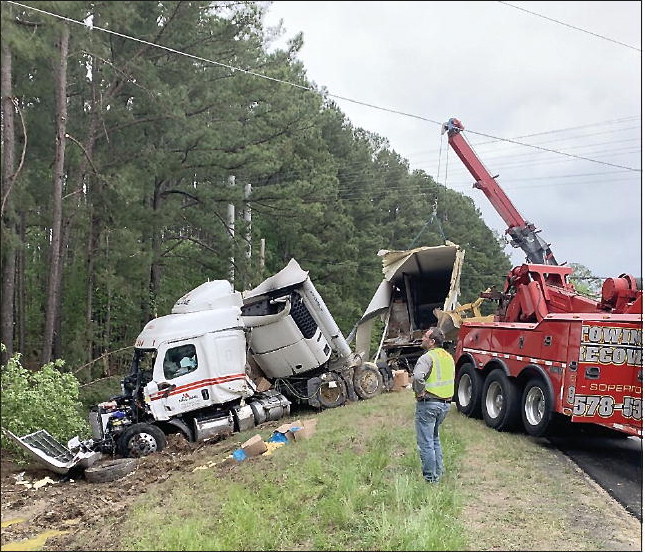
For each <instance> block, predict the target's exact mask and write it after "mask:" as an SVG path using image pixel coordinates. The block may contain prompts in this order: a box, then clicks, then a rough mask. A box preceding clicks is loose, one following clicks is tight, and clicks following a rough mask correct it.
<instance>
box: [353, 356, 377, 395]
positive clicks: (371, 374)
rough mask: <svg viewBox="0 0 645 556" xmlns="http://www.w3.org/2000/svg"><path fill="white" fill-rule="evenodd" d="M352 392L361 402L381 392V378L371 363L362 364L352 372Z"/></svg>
mask: <svg viewBox="0 0 645 556" xmlns="http://www.w3.org/2000/svg"><path fill="white" fill-rule="evenodd" d="M354 390H356V393H357V394H358V397H359V398H360V399H361V400H369V399H370V398H373V397H374V396H378V395H379V394H380V393H381V392H382V391H383V377H382V376H381V372H380V371H379V370H378V367H377V366H376V365H374V364H373V363H364V364H363V365H361V366H360V367H359V368H358V369H356V371H354Z"/></svg>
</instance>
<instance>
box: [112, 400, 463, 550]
mask: <svg viewBox="0 0 645 556" xmlns="http://www.w3.org/2000/svg"><path fill="white" fill-rule="evenodd" d="M413 406H414V403H413V400H412V399H411V396H405V395H396V396H395V395H388V396H380V397H378V398H375V399H374V400H370V401H369V402H364V403H361V404H351V405H348V406H345V407H343V408H339V409H336V410H333V411H326V412H323V413H321V414H320V415H318V426H317V429H316V434H315V435H314V436H313V437H312V438H311V439H309V440H306V441H304V442H298V443H290V444H288V445H286V446H285V447H283V448H281V449H279V450H276V451H275V452H273V453H272V454H271V456H269V457H263V456H260V457H256V458H253V459H251V460H246V461H245V462H242V463H239V464H236V466H235V469H234V470H235V473H228V474H227V473H222V470H221V469H220V470H219V471H218V472H217V473H213V472H212V470H203V471H198V472H196V473H193V474H192V476H190V478H189V479H187V477H186V475H185V474H184V475H182V477H179V478H177V480H175V481H174V484H172V485H171V484H169V482H167V483H165V486H166V488H164V489H163V492H157V493H155V494H153V495H151V496H149V497H147V499H146V501H145V502H144V503H143V504H141V505H140V506H138V507H137V508H136V509H135V512H134V514H133V515H132V518H131V519H130V520H128V525H127V528H128V531H127V532H126V534H125V535H123V537H122V538H125V539H130V540H129V541H127V542H125V543H124V545H123V547H122V548H123V549H125V550H191V551H205V550H208V551H215V550H216V551H257V550H263V551H264V550H270V551H284V550H314V551H377V550H378V551H411V550H428V551H453V550H462V549H463V548H464V545H463V538H464V531H463V526H462V525H461V523H460V522H459V520H458V516H459V514H460V509H461V508H460V503H459V498H458V496H456V495H455V488H454V485H451V481H450V479H448V480H447V481H446V482H445V483H444V484H439V485H428V484H426V483H425V481H424V480H423V478H422V477H421V473H420V464H419V461H418V456H417V453H416V444H415V439H414V432H413V428H412V412H413V409H414V407H413ZM445 444H446V448H445V452H446V454H445V459H446V468H447V470H448V476H450V475H451V473H450V469H451V468H453V467H454V464H455V461H456V459H457V457H458V454H459V451H460V444H459V442H458V441H457V440H456V439H450V438H446V442H445ZM321 454H322V456H321ZM168 489H170V490H168Z"/></svg>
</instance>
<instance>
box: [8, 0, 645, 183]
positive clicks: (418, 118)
mask: <svg viewBox="0 0 645 556" xmlns="http://www.w3.org/2000/svg"><path fill="white" fill-rule="evenodd" d="M6 3H7V4H13V5H16V6H20V7H21V8H25V9H28V10H33V11H35V12H38V13H42V14H45V15H48V16H51V17H55V18H58V19H61V20H63V21H67V22H69V23H74V24H77V25H81V26H83V27H85V28H88V29H90V30H92V31H93V30H97V31H103V32H104V33H108V34H111V35H116V36H118V37H121V38H124V39H129V40H132V41H135V42H138V43H141V44H145V45H147V46H152V47H154V48H160V49H162V50H165V51H167V52H172V53H173V54H178V55H180V56H186V57H188V58H192V59H194V60H198V61H201V62H207V63H210V64H214V65H217V66H221V67H225V68H227V69H230V70H231V71H232V72H236V71H237V72H241V73H245V74H247V75H252V76H253V77H259V78H261V79H267V80H269V81H273V82H276V83H281V84H283V85H290V86H292V87H296V88H298V89H302V90H306V91H310V92H314V93H317V94H320V92H319V91H318V90H317V89H316V88H315V87H311V86H306V85H300V84H298V83H293V82H290V81H285V80H284V79H278V78H276V77H271V76H268V75H264V74H261V73H257V72H254V71H252V70H248V69H244V68H240V67H236V66H232V65H230V64H226V63H223V62H217V61H215V60H211V59H209V58H203V57H201V56H197V55H195V54H189V53H187V52H182V51H180V50H176V49H174V48H170V47H168V46H164V45H161V44H156V43H153V42H150V41H146V40H144V39H140V38H137V37H133V36H130V35H126V34H124V33H119V32H117V31H112V30H111V29H105V28H104V27H97V26H94V25H91V24H88V23H85V22H84V21H79V20H76V19H72V18H69V17H66V16H62V15H60V14H55V13H52V12H48V11H46V10H41V9H40V8H34V7H33V6H27V5H26V4H21V3H19V2H14V1H12V0H6ZM502 3H505V2H502ZM509 5H510V4H509ZM511 6H512V5H511ZM512 7H515V6H512ZM326 95H327V96H328V97H332V98H336V99H340V100H345V101H347V102H351V103H354V104H359V105H361V106H366V107H368V108H374V109H376V110H381V111H384V112H389V113H392V114H398V115H400V116H407V117H409V118H415V119H417V120H422V121H425V122H430V123H433V124H437V125H439V126H443V122H439V121H437V120H433V119H430V118H426V117H424V116H419V115H417V114H411V113H409V112H403V111H400V110H394V109H391V108H384V107H382V106H377V105H375V104H371V103H368V102H363V101H359V100H356V99H352V98H349V97H345V96H341V95H336V94H333V93H330V92H329V91H326ZM469 132H470V133H472V134H474V135H480V136H482V137H488V138H490V139H495V140H497V141H503V142H507V143H512V144H515V145H522V146H524V147H529V148H533V149H537V150H542V151H546V152H551V153H554V154H558V155H562V156H567V157H570V158H577V159H580V160H586V161H587V162H594V163H596V164H603V165H605V166H612V167H615V168H621V169H624V170H630V171H632V172H640V170H639V169H636V168H630V167H628V166H622V165H619V164H612V163H610V162H604V161H601V160H595V159H592V158H587V157H583V156H579V155H575V154H571V153H566V152H563V151H557V150H555V149H547V148H545V147H540V146H536V145H530V144H528V143H522V142H520V141H516V140H513V139H504V138H503V137H496V136H494V135H489V134H486V133H481V132H476V131H473V130H469Z"/></svg>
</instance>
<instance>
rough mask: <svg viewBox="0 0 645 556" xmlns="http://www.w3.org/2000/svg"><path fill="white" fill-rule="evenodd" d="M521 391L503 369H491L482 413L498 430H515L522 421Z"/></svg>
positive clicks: (486, 384)
mask: <svg viewBox="0 0 645 556" xmlns="http://www.w3.org/2000/svg"><path fill="white" fill-rule="evenodd" d="M520 401H521V399H520V391H519V388H518V387H517V385H516V384H515V383H514V382H513V381H511V380H510V379H509V378H508V377H507V376H506V375H505V374H504V371H502V370H501V369H495V370H494V371H491V372H490V373H489V375H488V376H487V377H486V380H485V381H484V390H483V394H482V403H481V409H482V415H483V416H484V421H485V422H486V424H487V425H488V426H489V427H490V428H492V429H495V430H498V431H508V430H513V429H515V428H517V427H518V425H519V423H520Z"/></svg>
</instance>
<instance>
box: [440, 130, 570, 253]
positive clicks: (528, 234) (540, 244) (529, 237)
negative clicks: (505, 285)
mask: <svg viewBox="0 0 645 556" xmlns="http://www.w3.org/2000/svg"><path fill="white" fill-rule="evenodd" d="M463 129H464V126H463V125H462V123H461V122H460V121H459V120H458V119H457V118H450V119H449V120H448V122H447V123H445V124H443V130H442V132H443V133H445V132H447V133H448V143H449V144H450V146H451V147H452V149H453V150H454V151H455V153H457V156H458V157H459V158H460V159H461V161H462V162H463V163H464V166H466V168H467V169H468V171H469V172H470V173H471V175H472V176H473V177H474V178H475V180H476V181H475V183H474V184H473V187H476V188H477V189H481V190H482V191H483V192H484V195H486V197H488V200H489V201H490V202H491V204H492V205H493V207H494V208H495V210H496V211H497V212H498V214H499V215H500V216H501V217H502V219H503V220H504V222H505V223H506V225H507V226H508V228H507V229H506V233H507V234H508V235H509V236H510V237H511V245H512V246H513V247H519V248H520V249H522V251H524V253H525V254H526V260H527V262H529V263H534V264H547V265H557V264H558V262H557V261H556V260H555V257H554V255H553V252H552V251H551V249H550V246H549V244H548V243H546V242H545V241H544V240H543V239H542V238H541V237H540V236H539V235H538V231H539V230H536V229H535V226H534V225H533V224H531V223H530V222H527V221H526V220H525V219H524V218H523V217H522V215H521V214H520V213H519V212H518V211H517V209H516V208H515V207H514V206H513V203H512V202H511V200H510V199H509V198H508V196H507V195H506V193H504V190H503V189H502V188H501V187H500V186H499V184H498V183H497V182H496V181H495V177H497V176H495V177H493V176H491V175H490V173H489V172H488V170H486V168H485V167H484V165H483V164H482V162H481V161H480V160H479V158H478V157H477V155H476V154H475V151H473V149H472V148H471V147H470V145H469V144H468V143H467V142H466V140H465V139H464V138H463V136H462V135H461V132H462V131H463Z"/></svg>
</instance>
